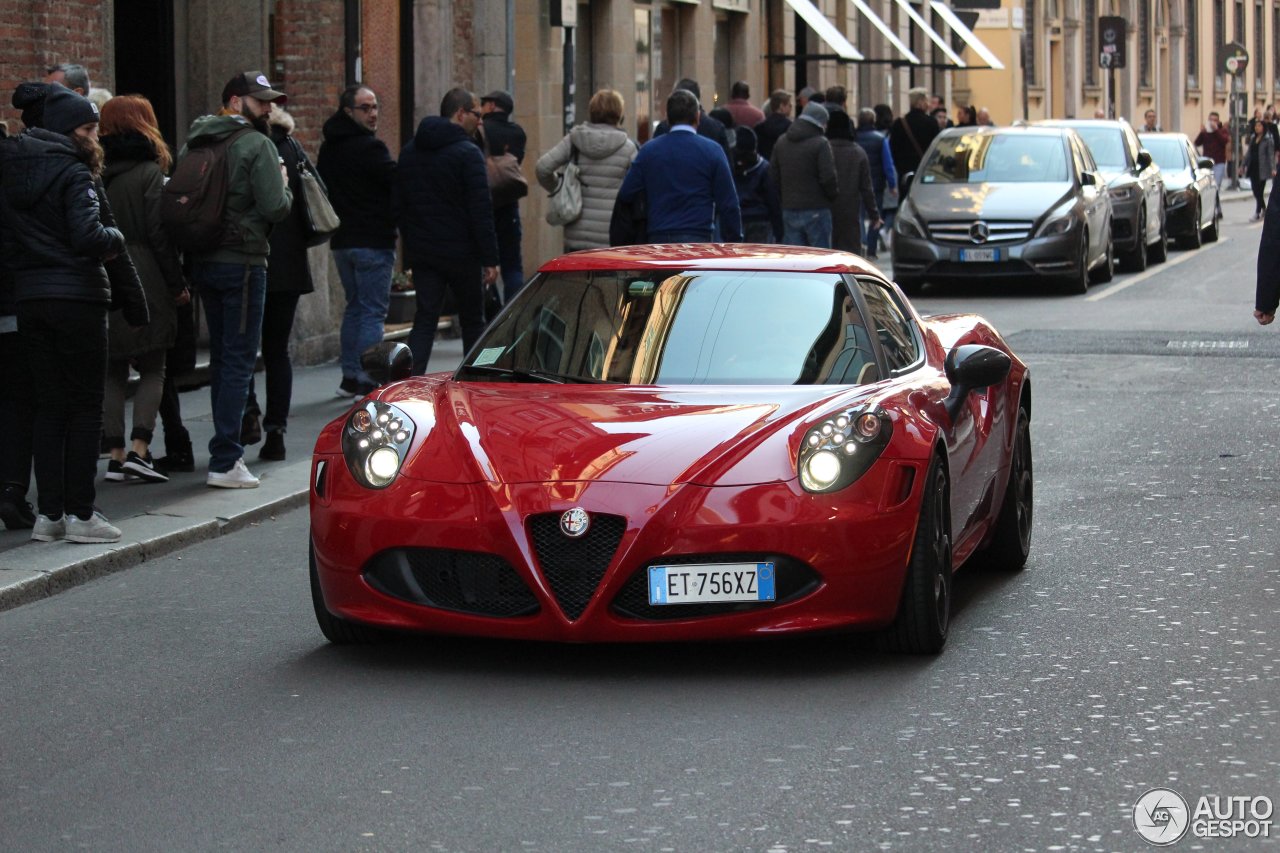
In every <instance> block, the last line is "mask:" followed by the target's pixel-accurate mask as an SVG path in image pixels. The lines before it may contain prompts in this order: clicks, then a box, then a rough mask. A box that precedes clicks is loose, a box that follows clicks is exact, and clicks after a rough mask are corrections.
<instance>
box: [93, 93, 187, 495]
mask: <svg viewBox="0 0 1280 853" xmlns="http://www.w3.org/2000/svg"><path fill="white" fill-rule="evenodd" d="M99 134H100V138H101V142H102V147H103V149H104V150H105V151H106V157H107V163H106V168H105V169H104V171H103V182H104V183H105V184H106V187H107V196H108V198H109V199H110V201H111V207H112V209H113V210H114V212H115V217H116V224H117V226H118V227H119V228H120V230H121V231H123V232H124V236H125V240H126V244H127V246H128V249H129V255H130V257H131V258H132V259H133V263H134V265H135V266H136V267H137V269H138V276H139V277H140V278H141V279H142V287H143V290H144V291H145V292H146V295H147V305H148V307H149V308H150V311H151V322H150V323H149V324H148V325H146V326H143V327H141V328H134V327H131V326H129V324H128V323H126V322H124V319H123V318H122V317H121V316H120V312H118V311H113V312H112V313H111V315H110V319H109V331H110V354H109V358H108V362H107V387H106V395H105V400H104V407H103V408H104V412H103V415H104V420H103V433H104V435H105V438H106V445H107V447H108V448H110V450H111V461H110V462H108V463H107V480H108V481H117V482H120V481H124V480H126V479H129V478H131V477H135V478H138V479H141V480H144V481H146V482H152V483H162V482H165V481H166V480H168V479H169V478H168V476H167V475H166V474H165V472H164V471H162V470H160V469H159V468H157V466H156V464H155V461H154V460H153V459H152V457H151V449H150V448H151V439H152V435H153V433H154V431H155V425H156V413H157V412H158V411H159V408H160V401H161V398H162V396H163V394H164V388H165V357H166V353H167V351H168V350H169V348H170V347H172V346H173V344H174V341H175V339H176V337H177V329H178V318H177V308H178V307H179V306H186V305H187V304H188V303H190V301H191V296H190V294H189V292H188V291H187V284H186V280H185V279H184V277H183V275H182V267H181V265H180V264H179V262H178V253H177V250H176V249H175V248H174V247H173V246H172V244H171V243H170V242H169V239H168V236H167V235H166V234H165V231H164V228H163V227H161V219H160V192H161V190H162V189H163V187H164V180H165V173H166V172H168V171H169V167H170V166H171V165H172V164H173V155H172V153H171V152H170V151H169V146H168V145H166V144H165V141H164V138H163V137H162V136H161V135H160V129H159V127H158V124H157V122H156V114H155V110H154V109H152V107H151V102H150V101H148V100H147V99H146V98H144V97H142V96H141V95H120V96H117V97H114V98H111V99H110V100H109V101H107V102H106V103H105V104H104V105H103V107H102V120H101V123H100V125H99ZM131 364H132V365H133V367H134V368H136V369H137V371H138V374H139V376H140V377H141V378H140V380H139V382H138V387H137V390H136V391H135V393H134V397H133V431H132V432H131V433H130V434H129V439H130V441H131V443H132V444H131V447H130V448H129V450H128V452H127V453H126V452H125V436H124V400H125V392H126V390H127V388H128V382H129V366H130V365H131ZM179 423H180V422H179ZM166 427H168V425H166ZM179 428H181V427H179ZM183 432H184V433H185V429H184V430H183ZM165 444H166V446H168V447H169V449H170V450H173V446H172V444H173V440H172V438H171V437H170V435H169V430H168V429H166V434H165ZM186 446H187V448H188V453H190V437H189V436H188V437H187V440H186Z"/></svg>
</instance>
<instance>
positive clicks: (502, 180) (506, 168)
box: [484, 151, 529, 207]
mask: <svg viewBox="0 0 1280 853" xmlns="http://www.w3.org/2000/svg"><path fill="white" fill-rule="evenodd" d="M484 165H485V169H486V170H487V171H488V173H489V195H491V196H492V197H493V206H494V207H506V206H507V205H509V204H515V203H516V202H518V201H519V200H520V199H522V198H524V197H525V196H527V195H528V194H529V179H528V178H526V177H525V176H524V171H523V170H522V169H521V168H520V161H519V160H517V159H516V155H514V154H512V153H511V152H510V151H504V152H503V153H501V154H490V155H489V156H487V157H485V158H484Z"/></svg>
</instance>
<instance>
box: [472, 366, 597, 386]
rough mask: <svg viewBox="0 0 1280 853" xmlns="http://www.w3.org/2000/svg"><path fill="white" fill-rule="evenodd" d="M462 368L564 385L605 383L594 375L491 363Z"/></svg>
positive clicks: (529, 380) (528, 380) (527, 380)
mask: <svg viewBox="0 0 1280 853" xmlns="http://www.w3.org/2000/svg"><path fill="white" fill-rule="evenodd" d="M464 370H474V371H477V372H479V373H492V374H494V375H496V376H510V377H511V378H513V379H521V380H524V381H526V382H549V383H552V384H555V385H564V384H565V383H582V384H592V385H600V384H604V383H605V380H603V379H596V378H595V377H594V376H571V375H569V374H567V373H554V372H552V371H550V370H526V369H525V368H522V367H496V366H494V365H492V364H464V365H462V367H461V368H459V372H461V371H464Z"/></svg>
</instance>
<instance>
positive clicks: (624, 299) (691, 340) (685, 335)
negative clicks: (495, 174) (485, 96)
mask: <svg viewBox="0 0 1280 853" xmlns="http://www.w3.org/2000/svg"><path fill="white" fill-rule="evenodd" d="M455 377H456V378H457V379H459V380H471V381H480V382H616V383H623V384H631V385H713V384H728V385H792V384H796V385H825V384H841V385H845V384H850V385H851V384H856V383H864V382H872V381H875V380H876V379H878V378H879V377H878V368H877V367H876V362H875V351H874V349H873V346H872V343H871V337H870V335H868V333H867V329H866V326H865V324H864V323H863V321H862V317H861V315H860V313H859V311H858V308H857V305H856V303H855V302H854V301H853V298H852V296H851V295H850V291H849V288H848V286H847V285H846V284H845V282H844V281H843V279H842V278H841V277H840V276H839V275H836V274H832V273H791V272H730V271H711V272H708V271H684V272H668V271H653V270H644V271H607V272H555V273H549V274H547V273H544V274H540V275H538V276H537V277H535V278H534V280H533V281H531V282H530V283H529V284H528V285H527V286H526V287H525V288H523V289H522V290H521V291H520V293H519V295H518V296H517V297H516V298H515V300H514V301H513V302H512V304H511V305H510V306H508V308H507V309H506V310H505V311H504V312H503V313H502V315H501V317H500V318H499V319H498V320H497V321H496V322H495V323H494V324H493V325H492V326H491V327H490V328H489V329H488V330H486V332H485V334H484V335H483V336H482V337H481V339H480V341H479V342H478V343H477V345H476V346H475V348H474V349H472V350H471V352H470V354H469V355H468V357H467V358H466V359H465V360H464V362H463V363H462V365H461V366H460V367H459V368H458V371H457V373H456V374H455Z"/></svg>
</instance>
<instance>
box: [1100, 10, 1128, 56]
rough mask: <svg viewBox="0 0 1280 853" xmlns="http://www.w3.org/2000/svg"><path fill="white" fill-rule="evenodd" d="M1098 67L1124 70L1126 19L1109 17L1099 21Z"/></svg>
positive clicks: (1114, 16)
mask: <svg viewBox="0 0 1280 853" xmlns="http://www.w3.org/2000/svg"><path fill="white" fill-rule="evenodd" d="M1098 65H1099V66H1100V67H1102V68H1124V65H1125V20H1124V18H1121V17H1119V16H1116V15H1108V16H1105V17H1102V18H1099V19H1098Z"/></svg>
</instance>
